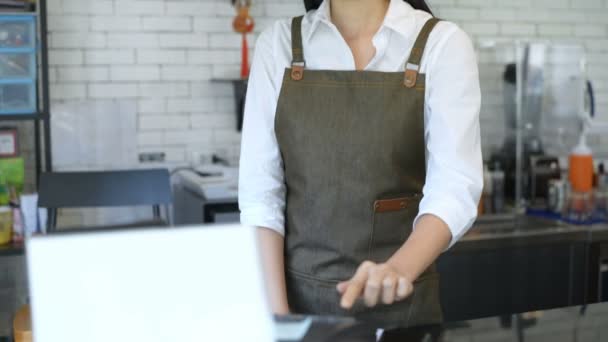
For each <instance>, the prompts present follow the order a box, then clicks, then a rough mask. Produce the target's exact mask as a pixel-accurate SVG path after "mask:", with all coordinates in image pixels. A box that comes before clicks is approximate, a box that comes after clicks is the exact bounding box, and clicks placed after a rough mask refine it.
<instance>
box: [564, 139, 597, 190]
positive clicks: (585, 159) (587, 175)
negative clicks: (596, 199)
mask: <svg viewBox="0 0 608 342" xmlns="http://www.w3.org/2000/svg"><path fill="white" fill-rule="evenodd" d="M569 173H570V174H569V178H570V183H571V184H572V190H574V191H578V192H589V191H591V190H593V154H592V152H591V149H590V148H589V146H587V143H586V141H585V139H584V137H583V138H582V139H581V141H580V143H579V144H578V146H576V147H575V148H574V150H573V151H572V154H570V172H569Z"/></svg>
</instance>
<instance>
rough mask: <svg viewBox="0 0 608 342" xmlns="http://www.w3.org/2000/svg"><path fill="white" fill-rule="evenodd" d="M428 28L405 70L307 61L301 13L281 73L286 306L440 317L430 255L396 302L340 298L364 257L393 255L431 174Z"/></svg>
mask: <svg viewBox="0 0 608 342" xmlns="http://www.w3.org/2000/svg"><path fill="white" fill-rule="evenodd" d="M437 22H438V20H437V19H430V20H429V21H428V22H427V23H426V24H425V25H424V27H423V28H422V30H421V32H420V34H419V36H418V38H417V40H416V43H415V44H414V48H413V49H412V52H411V56H410V58H409V60H408V63H407V65H406V70H405V72H374V71H331V70H308V69H305V62H304V56H303V50H302V38H301V24H302V17H297V18H294V19H293V22H292V45H293V51H292V53H293V63H292V67H291V68H287V69H286V71H285V75H284V78H283V84H282V88H281V93H280V96H279V100H278V104H277V112H276V117H275V132H276V136H277V141H278V145H279V148H280V151H281V155H282V158H283V164H284V168H285V170H284V171H285V183H286V188H287V195H286V196H287V198H286V211H285V264H286V281H287V288H288V301H289V305H290V308H291V309H292V310H293V311H294V312H296V313H301V314H314V315H343V316H345V315H347V316H354V317H356V318H358V319H361V320H364V321H368V322H374V323H376V324H378V325H379V326H381V327H387V328H394V327H408V326H412V325H421V324H434V323H439V322H440V321H441V308H440V305H439V298H438V296H439V284H438V281H439V279H438V274H437V272H436V270H435V266H434V265H433V266H432V267H430V268H429V269H428V270H426V271H425V272H424V273H423V274H422V276H421V277H420V278H419V279H418V280H417V281H416V282H415V284H414V293H413V294H412V295H411V296H410V297H409V298H408V299H407V300H405V301H402V302H398V303H395V304H393V305H379V306H377V307H375V308H367V307H365V306H364V304H363V303H357V304H356V305H355V307H354V308H353V309H352V310H349V311H345V310H343V309H341V308H340V305H339V303H340V296H339V294H338V292H337V290H336V284H337V283H338V282H339V281H343V280H346V279H349V278H350V277H352V276H353V275H354V273H355V271H356V269H357V267H358V266H359V265H360V264H361V263H362V262H363V261H365V260H371V261H374V262H385V261H387V260H388V259H389V258H390V257H391V256H392V255H393V254H394V253H395V252H396V251H397V249H399V248H400V247H401V246H402V245H403V244H404V243H405V241H406V239H407V238H408V236H409V235H410V233H411V230H412V222H413V220H414V218H415V217H416V215H417V213H418V205H419V203H420V199H421V197H422V195H421V194H422V188H423V185H424V182H425V176H426V163H425V140H424V100H425V77H424V75H423V74H419V73H418V69H419V65H420V61H421V59H422V54H423V52H424V47H425V46H426V42H427V40H428V37H429V35H430V32H431V31H432V29H433V27H434V26H435V25H436V24H437Z"/></svg>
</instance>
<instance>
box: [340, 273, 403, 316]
mask: <svg viewBox="0 0 608 342" xmlns="http://www.w3.org/2000/svg"><path fill="white" fill-rule="evenodd" d="M337 289H338V292H340V294H341V295H342V299H341V301H340V306H342V308H344V309H350V308H352V307H353V304H354V303H355V301H356V300H357V299H358V298H359V297H363V299H364V300H365V305H367V306H368V307H373V306H376V305H377V304H378V303H379V302H382V303H383V304H392V303H394V302H396V301H401V300H404V299H405V298H407V297H409V296H410V295H411V294H412V292H413V291H414V286H413V284H412V282H411V281H410V280H408V279H407V278H406V277H405V276H403V275H401V274H399V272H397V270H396V269H395V268H394V267H393V266H391V265H390V264H389V263H384V264H376V263H373V262H371V261H365V262H363V263H362V264H361V266H359V269H357V272H356V273H355V275H354V276H353V277H352V278H351V279H350V280H347V281H343V282H341V283H339V284H338V286H337Z"/></svg>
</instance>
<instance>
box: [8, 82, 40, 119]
mask: <svg viewBox="0 0 608 342" xmlns="http://www.w3.org/2000/svg"><path fill="white" fill-rule="evenodd" d="M32 113H36V82H34V80H31V79H22V80H19V79H9V80H6V79H0V115H1V114H32Z"/></svg>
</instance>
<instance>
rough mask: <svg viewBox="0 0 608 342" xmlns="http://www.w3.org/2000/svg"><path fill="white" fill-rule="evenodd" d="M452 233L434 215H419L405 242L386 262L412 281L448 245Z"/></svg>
mask: <svg viewBox="0 0 608 342" xmlns="http://www.w3.org/2000/svg"><path fill="white" fill-rule="evenodd" d="M451 239H452V233H451V232H450V229H449V228H448V226H447V224H446V223H445V222H443V220H441V219H440V218H438V217H437V216H435V215H424V216H421V217H420V218H419V219H418V221H417V223H416V228H415V229H414V231H413V232H412V234H411V235H410V237H409V238H408V239H407V241H406V242H405V244H403V246H402V247H401V248H400V249H399V250H398V251H397V252H396V253H395V254H394V255H393V256H392V257H391V258H390V259H389V260H388V262H387V263H388V264H390V265H391V266H393V267H394V268H395V269H396V270H398V271H399V273H401V274H402V275H404V276H405V277H406V278H407V279H408V280H409V281H411V282H414V281H415V280H416V279H417V278H418V277H419V276H420V275H421V274H422V272H424V271H425V270H426V269H427V268H428V267H429V266H430V265H431V264H432V263H433V262H434V261H435V260H436V259H437V258H438V257H439V255H440V254H441V253H442V252H443V251H444V250H445V249H446V248H447V247H448V246H449V244H450V241H451Z"/></svg>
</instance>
